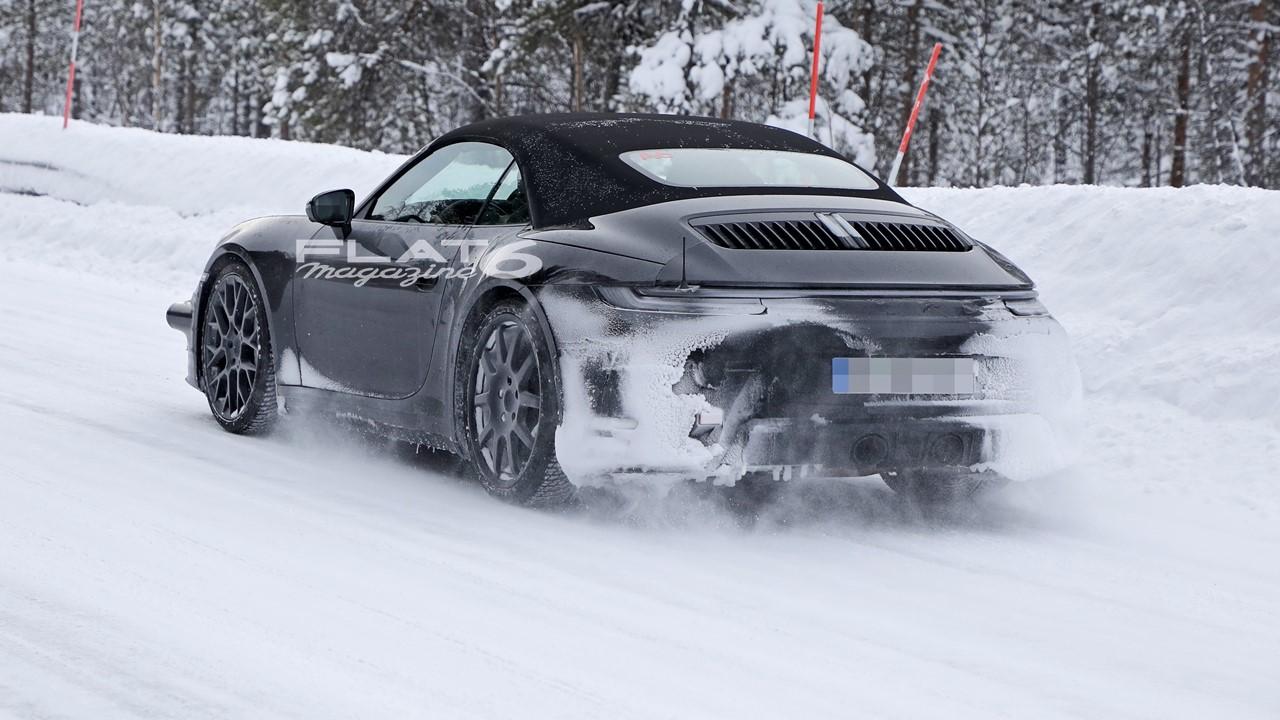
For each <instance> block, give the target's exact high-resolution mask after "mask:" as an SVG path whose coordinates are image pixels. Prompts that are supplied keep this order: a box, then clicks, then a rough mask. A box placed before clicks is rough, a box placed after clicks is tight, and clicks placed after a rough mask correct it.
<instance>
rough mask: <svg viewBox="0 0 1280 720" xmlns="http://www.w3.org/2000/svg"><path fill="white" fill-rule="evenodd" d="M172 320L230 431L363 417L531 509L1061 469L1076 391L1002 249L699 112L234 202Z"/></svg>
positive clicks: (767, 134) (449, 141) (521, 129)
mask: <svg viewBox="0 0 1280 720" xmlns="http://www.w3.org/2000/svg"><path fill="white" fill-rule="evenodd" d="M168 321H169V324H170V325H171V326H173V327H174V328H176V329H178V330H181V331H182V332H183V333H185V334H186V336H187V339H188V348H189V357H188V378H187V379H188V381H189V382H190V383H191V384H192V385H193V386H195V387H196V388H198V389H200V390H201V391H203V392H204V394H205V395H206V397H207V398H208V401H209V407H210V409H211V410H212V411H213V415H214V417H215V418H216V419H217V421H218V422H219V423H220V424H221V425H222V427H224V428H225V429H227V430H228V431H230V432H233V433H256V432H261V431H264V430H266V429H268V428H269V427H270V426H271V425H272V422H273V420H274V419H275V418H276V416H277V415H278V414H280V413H282V412H287V413H290V414H292V413H295V412H314V413H324V414H328V415H336V416H340V417H344V418H348V419H354V420H357V421H358V422H359V423H360V424H361V425H363V426H365V427H369V428H372V429H373V430H375V431H376V432H378V433H384V434H386V435H389V436H392V437H395V438H399V439H403V440H406V441H410V442H415V443H421V444H426V445H429V446H432V447H435V448H438V449H443V450H447V451H450V452H453V453H456V454H458V455H459V456H460V457H462V458H463V459H465V461H466V463H467V464H468V466H469V467H471V468H472V469H473V470H474V473H475V475H476V476H477V477H478V478H479V481H480V482H481V483H482V484H483V485H484V487H485V488H486V489H488V490H489V491H490V492H491V493H493V494H494V495H498V496H500V497H503V498H507V499H510V500H513V501H516V502H521V503H527V504H541V505H547V504H556V503H560V502H563V501H565V500H567V499H568V498H570V497H572V495H573V490H574V487H575V486H581V485H588V484H592V483H596V482H600V481H601V480H604V479H608V480H611V481H617V480H618V479H619V478H634V477H639V478H643V479H644V481H645V482H660V481H662V480H663V479H680V480H688V479H698V480H712V481H716V482H721V483H732V482H734V481H735V480H737V479H738V478H740V477H742V476H743V475H744V474H746V473H752V474H753V476H754V475H758V474H759V473H772V474H773V476H774V477H776V478H778V479H787V478H790V477H798V476H815V475H816V476H824V477H854V476H866V475H874V474H879V475H880V476H881V477H883V478H884V479H885V481H886V482H887V483H888V484H889V485H890V486H891V487H892V488H894V489H895V490H898V491H900V492H904V493H909V494H912V495H914V496H917V497H920V498H925V499H945V498H952V497H955V496H957V495H969V494H971V493H973V492H974V491H976V490H978V489H980V488H982V487H985V486H989V485H992V484H993V483H994V484H999V483H1002V482H1004V481H1005V480H1006V479H1008V478H1009V477H1015V478H1016V477H1017V476H1018V475H1019V473H1024V474H1028V475H1030V474H1034V473H1035V472H1038V470H1028V468H1030V467H1031V466H1037V467H1039V466H1043V465H1044V464H1045V463H1046V462H1048V463H1049V464H1052V462H1053V460H1046V458H1051V457H1053V456H1054V455H1055V453H1056V452H1057V450H1056V446H1055V445H1054V433H1053V422H1054V418H1055V415H1056V413H1058V411H1059V409H1060V408H1061V407H1063V406H1064V404H1065V403H1067V402H1068V401H1069V400H1070V399H1071V398H1072V397H1073V396H1074V394H1075V392H1076V390H1075V383H1074V377H1075V376H1074V365H1073V364H1072V362H1071V360H1070V355H1069V350H1068V347H1067V343H1066V340H1065V336H1064V334H1063V332H1062V330H1061V328H1060V327H1059V326H1058V324H1057V323H1056V322H1055V321H1054V320H1053V319H1052V318H1051V317H1050V316H1049V314H1048V312H1047V311H1046V310H1045V308H1044V307H1043V306H1042V305H1041V304H1040V302H1039V301H1038V300H1037V296H1036V292H1035V290H1034V289H1033V285H1032V283H1031V280H1029V279H1028V278H1027V276H1026V275H1025V274H1023V273H1022V272H1021V271H1020V270H1018V268H1016V267H1015V266H1014V265H1013V264H1012V263H1010V262H1009V261H1008V260H1007V259H1005V258H1004V257H1002V256H1001V255H1000V254H999V253H997V252H995V251H994V250H992V249H991V248H989V247H987V246H986V245H984V244H982V243H980V242H978V241H976V240H974V239H972V238H970V237H969V236H967V235H966V234H965V233H963V232H961V231H960V230H959V229H957V228H956V227H954V226H953V225H951V224H949V223H947V222H946V221H944V220H942V219H940V218H938V217H936V216H934V215H931V214H929V213H927V212H924V211H922V210H920V209H917V208H915V207H913V206H911V205H910V204H908V203H907V202H906V201H904V200H903V199H902V198H901V197H899V196H898V195H897V194H896V193H895V192H894V191H893V190H892V189H890V188H889V187H887V186H886V185H885V184H884V183H883V182H881V181H879V180H877V179H876V178H874V177H873V176H872V175H871V174H869V173H868V172H866V171H865V170H863V169H861V168H859V167H857V166H856V165H854V164H852V163H850V162H848V161H846V160H845V159H844V158H842V157H841V156H840V155H838V154H837V153H835V152H833V151H832V150H830V149H828V148H826V147H824V146H823V145H821V144H819V143H816V142H814V141H812V140H809V139H807V138H805V137H803V136H801V135H798V134H795V133H792V132H789V131H787V130H782V129H778V128H773V127H767V126H762V125H755V124H750V123H743V122H732V121H725V120H715V119H709V118H682V117H673V116H655V115H581V114H573V115H544V116H528V117H514V118H506V119H499V120H490V121H486V122H481V123H477V124H474V125H469V126H467V127H463V128H460V129H458V130H455V131H453V132H451V133H448V134H447V135H444V136H443V137H441V138H439V139H437V140H436V141H435V142H433V143H431V144H430V145H429V146H428V147H426V148H425V149H424V150H422V151H421V152H419V153H418V154H416V155H415V156H413V157H412V158H411V159H410V160H409V161H408V162H406V163H405V164H404V165H403V166H402V167H401V168H400V169H399V170H397V171H396V172H395V173H394V174H392V175H391V177H389V178H388V179H387V180H386V181H385V182H384V183H383V184H382V185H381V186H380V187H378V189H377V190H375V191H374V192H373V193H372V194H371V195H370V196H369V197H368V198H365V199H364V200H363V202H361V203H360V204H358V205H357V204H356V203H355V196H354V193H352V192H351V191H350V190H335V191H331V192H326V193H322V194H320V195H317V196H316V197H314V198H313V199H312V200H311V201H310V202H309V203H308V204H307V206H306V215H305V216H283V217H267V218H259V219H256V220H251V221H249V222H246V223H243V224H241V225H239V226H238V227H236V228H235V229H233V230H232V231H231V232H230V233H229V234H228V235H227V236H226V237H224V238H223V239H222V241H221V243H220V244H219V245H218V247H217V249H216V250H215V251H214V253H213V256H212V257H211V258H210V260H209V262H208V265H207V267H206V270H205V273H204V274H203V275H202V276H201V278H200V281H199V283H198V284H197V285H196V289H195V293H194V295H193V296H192V298H191V300H190V301H189V302H182V303H178V304H175V305H173V306H172V307H171V308H169V312H168ZM1024 471H1025V472H1024Z"/></svg>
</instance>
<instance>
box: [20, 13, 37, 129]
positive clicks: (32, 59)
mask: <svg viewBox="0 0 1280 720" xmlns="http://www.w3.org/2000/svg"><path fill="white" fill-rule="evenodd" d="M35 88H36V0H27V67H26V70H25V71H24V77H23V84H22V112H24V113H29V112H31V110H32V108H33V107H34V103H33V100H34V98H35Z"/></svg>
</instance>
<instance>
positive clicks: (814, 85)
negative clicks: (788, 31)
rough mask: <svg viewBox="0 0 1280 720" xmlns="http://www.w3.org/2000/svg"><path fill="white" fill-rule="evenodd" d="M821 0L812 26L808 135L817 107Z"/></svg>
mask: <svg viewBox="0 0 1280 720" xmlns="http://www.w3.org/2000/svg"><path fill="white" fill-rule="evenodd" d="M821 50H822V0H818V20H817V25H815V26H814V28H813V71H812V72H811V73H810V75H809V137H813V118H814V116H815V115H816V114H817V109H818V61H819V60H820V59H821V58H822V52H821Z"/></svg>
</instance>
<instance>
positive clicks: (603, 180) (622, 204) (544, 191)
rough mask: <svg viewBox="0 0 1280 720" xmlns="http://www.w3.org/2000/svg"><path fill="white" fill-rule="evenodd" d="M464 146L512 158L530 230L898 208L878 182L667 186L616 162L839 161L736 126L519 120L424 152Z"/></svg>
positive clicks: (474, 128) (696, 120)
mask: <svg viewBox="0 0 1280 720" xmlns="http://www.w3.org/2000/svg"><path fill="white" fill-rule="evenodd" d="M467 140H478V141H483V142H491V143H494V144H496V145H501V146H502V147H504V148H506V149H507V150H508V151H509V152H510V153H511V154H512V155H513V156H514V157H515V159H516V162H517V163H519V166H520V170H521V173H522V174H523V176H524V181H525V187H526V188H527V191H528V193H529V203H530V211H531V214H532V219H533V225H534V227H539V228H541V227H553V226H562V225H577V224H581V223H583V222H585V221H586V220H587V219H588V218H590V217H593V216H596V215H606V214H608V213H613V212H618V211H620V210H628V209H631V208H635V207H642V206H645V205H652V204H655V203H660V202H667V201H670V200H683V199H686V198H694V197H706V196H709V195H758V194H764V193H767V194H788V195H843V196H854V197H870V198H880V199H884V200H895V201H899V202H901V198H899V197H898V195H897V194H896V193H894V192H893V190H891V189H890V188H888V187H887V186H885V185H883V184H881V185H880V187H879V188H878V189H876V190H867V191H856V190H837V189H824V188H767V189H764V188H680V187H671V186H668V185H663V184H662V183H659V182H657V181H655V180H652V179H650V178H648V177H646V176H645V175H644V174H642V173H640V172H638V171H637V170H635V169H634V168H632V167H631V166H629V165H627V164H626V163H625V162H623V161H622V160H621V159H620V158H619V157H618V155H619V154H621V153H624V152H627V151H630V150H653V149H666V148H745V149H762V150H788V151H793V152H804V153H814V154H818V155H829V156H831V157H837V158H841V155H840V154H839V153H836V152H835V151H833V150H831V149H830V148H828V147H826V146H825V145H822V144H820V143H817V142H814V141H813V140H810V139H809V138H807V137H804V136H803V135H798V134H796V133H793V132H791V131H789V130H783V129H780V128H775V127H769V126H767V125H757V124H755V123H747V122H739V121H736V120H719V119H716V118H705V117H685V116H678V115H622V114H604V113H565V114H555V115H522V116H516V117H508V118H498V119H494V120H485V121H483V122H478V123H475V124H472V125H467V126H464V127H461V128H458V129H457V130H454V131H452V132H450V133H447V134H445V135H443V136H441V137H440V138H438V139H437V140H436V141H435V142H433V143H432V144H431V145H430V147H429V148H428V150H431V149H435V148H438V147H440V146H442V145H447V144H450V143H455V142H462V141H467ZM842 159H843V158H842Z"/></svg>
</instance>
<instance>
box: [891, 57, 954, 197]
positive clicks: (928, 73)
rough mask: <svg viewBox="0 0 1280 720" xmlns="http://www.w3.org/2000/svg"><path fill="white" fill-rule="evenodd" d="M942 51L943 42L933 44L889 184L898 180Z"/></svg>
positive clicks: (899, 145) (895, 158)
mask: <svg viewBox="0 0 1280 720" xmlns="http://www.w3.org/2000/svg"><path fill="white" fill-rule="evenodd" d="M941 53H942V43H934V44H933V54H932V55H930V56H929V67H927V68H925V71H924V79H923V80H921V81H920V91H919V92H917V93H916V102H915V104H914V105H912V106H911V117H909V118H908V119H907V129H906V130H904V131H903V133H902V142H901V143H899V144H898V154H897V156H896V157H894V158H893V168H892V169H890V170H889V185H890V186H892V185H893V184H894V183H896V182H897V181H898V170H899V169H900V168H901V167H902V158H904V157H906V155H907V145H909V144H911V131H912V130H915V127H916V118H918V117H920V108H921V107H922V106H923V105H924V94H925V92H927V91H928V90H929V81H930V80H931V79H933V70H934V68H936V67H937V66H938V55H940V54H941Z"/></svg>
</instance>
